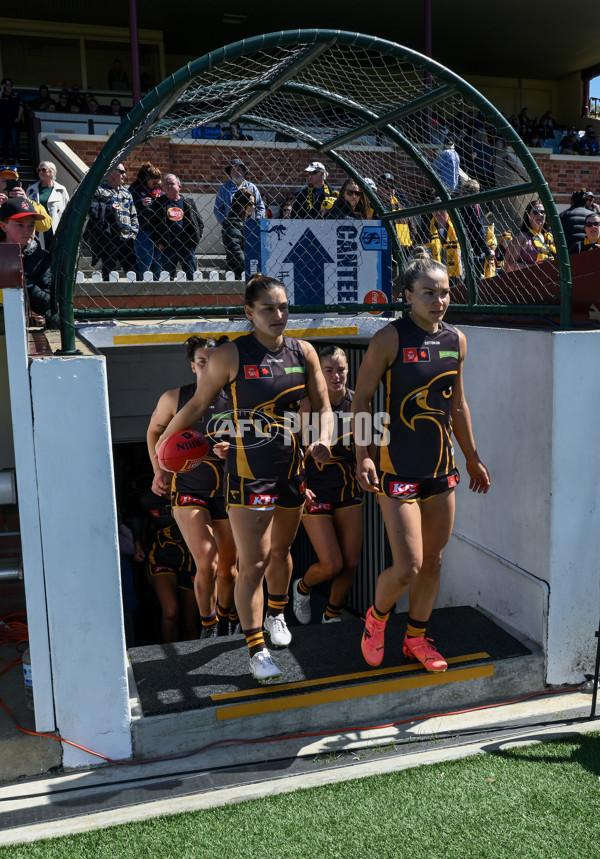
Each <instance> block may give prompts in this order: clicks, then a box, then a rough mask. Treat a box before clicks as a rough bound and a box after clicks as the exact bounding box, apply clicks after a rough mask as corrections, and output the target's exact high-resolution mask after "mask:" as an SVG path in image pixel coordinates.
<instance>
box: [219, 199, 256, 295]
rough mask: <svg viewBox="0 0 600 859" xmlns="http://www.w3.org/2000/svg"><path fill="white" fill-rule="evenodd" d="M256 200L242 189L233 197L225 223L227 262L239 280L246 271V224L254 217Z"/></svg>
mask: <svg viewBox="0 0 600 859" xmlns="http://www.w3.org/2000/svg"><path fill="white" fill-rule="evenodd" d="M255 209H256V200H255V198H254V194H253V193H252V192H251V191H249V190H248V189H247V188H240V190H239V191H236V193H235V194H234V195H233V199H232V201H231V208H230V209H229V214H228V215H227V217H226V218H225V220H224V221H223V244H224V245H225V261H226V263H227V268H228V269H229V271H232V272H233V273H234V274H235V276H236V278H237V279H238V280H241V279H242V278H243V276H244V273H245V271H246V257H245V255H244V223H245V221H247V220H248V219H249V218H253V217H254V211H255Z"/></svg>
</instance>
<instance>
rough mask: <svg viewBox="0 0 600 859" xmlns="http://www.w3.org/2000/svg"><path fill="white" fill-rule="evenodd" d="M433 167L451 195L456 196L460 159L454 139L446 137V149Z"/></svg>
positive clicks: (434, 162)
mask: <svg viewBox="0 0 600 859" xmlns="http://www.w3.org/2000/svg"><path fill="white" fill-rule="evenodd" d="M431 166H432V167H433V169H434V170H435V172H436V173H437V174H438V176H439V177H440V179H441V180H442V182H443V183H444V185H445V186H446V188H447V189H448V190H449V191H450V193H451V194H454V192H455V191H456V189H457V188H458V180H459V178H460V173H459V169H460V158H459V157H458V153H457V152H456V150H455V149H454V138H452V137H450V136H448V137H446V140H445V142H444V148H443V149H442V151H441V152H440V154H439V155H438V157H437V158H436V159H435V160H434V161H433V164H432V165H431Z"/></svg>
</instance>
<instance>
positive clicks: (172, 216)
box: [167, 206, 183, 221]
mask: <svg viewBox="0 0 600 859" xmlns="http://www.w3.org/2000/svg"><path fill="white" fill-rule="evenodd" d="M167 218H168V219H169V220H170V221H180V220H181V219H182V218H183V209H180V208H179V206H169V208H168V209H167Z"/></svg>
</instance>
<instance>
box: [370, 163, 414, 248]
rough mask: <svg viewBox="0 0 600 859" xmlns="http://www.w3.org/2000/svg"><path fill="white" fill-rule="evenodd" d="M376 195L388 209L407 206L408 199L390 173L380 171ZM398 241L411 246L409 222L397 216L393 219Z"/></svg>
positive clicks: (406, 246)
mask: <svg viewBox="0 0 600 859" xmlns="http://www.w3.org/2000/svg"><path fill="white" fill-rule="evenodd" d="M376 190H377V195H378V196H379V198H380V199H381V200H382V201H383V202H384V204H385V207H386V209H387V210H388V211H390V210H392V209H403V208H405V207H406V206H408V200H407V199H406V197H405V196H404V194H403V193H402V191H400V190H398V189H397V188H396V180H395V178H394V176H393V175H392V173H382V174H381V176H379V177H378V178H377V184H376ZM394 227H395V229H396V236H397V237H398V243H399V244H400V245H402V247H405V248H408V247H411V246H412V243H413V241H412V236H411V222H410V219H409V218H398V219H397V220H396V221H394Z"/></svg>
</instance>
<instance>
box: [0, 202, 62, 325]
mask: <svg viewBox="0 0 600 859" xmlns="http://www.w3.org/2000/svg"><path fill="white" fill-rule="evenodd" d="M42 218H43V215H40V214H39V212H37V211H36V210H35V208H34V207H33V203H32V202H31V200H27V199H26V198H24V197H13V198H12V199H10V200H6V202H4V203H3V204H2V205H1V206H0V227H1V228H2V231H3V234H4V235H5V241H6V242H8V243H11V244H17V245H20V247H21V256H22V259H23V274H24V276H25V286H26V288H27V295H28V298H29V306H30V308H31V310H32V311H33V312H34V313H37V314H39V315H40V316H44V314H45V313H46V312H47V311H48V310H49V309H50V279H51V275H50V255H49V254H48V252H47V251H45V250H43V249H42V248H41V247H40V244H39V242H38V241H37V239H36V238H35V223H36V221H39V220H41V219H42Z"/></svg>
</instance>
